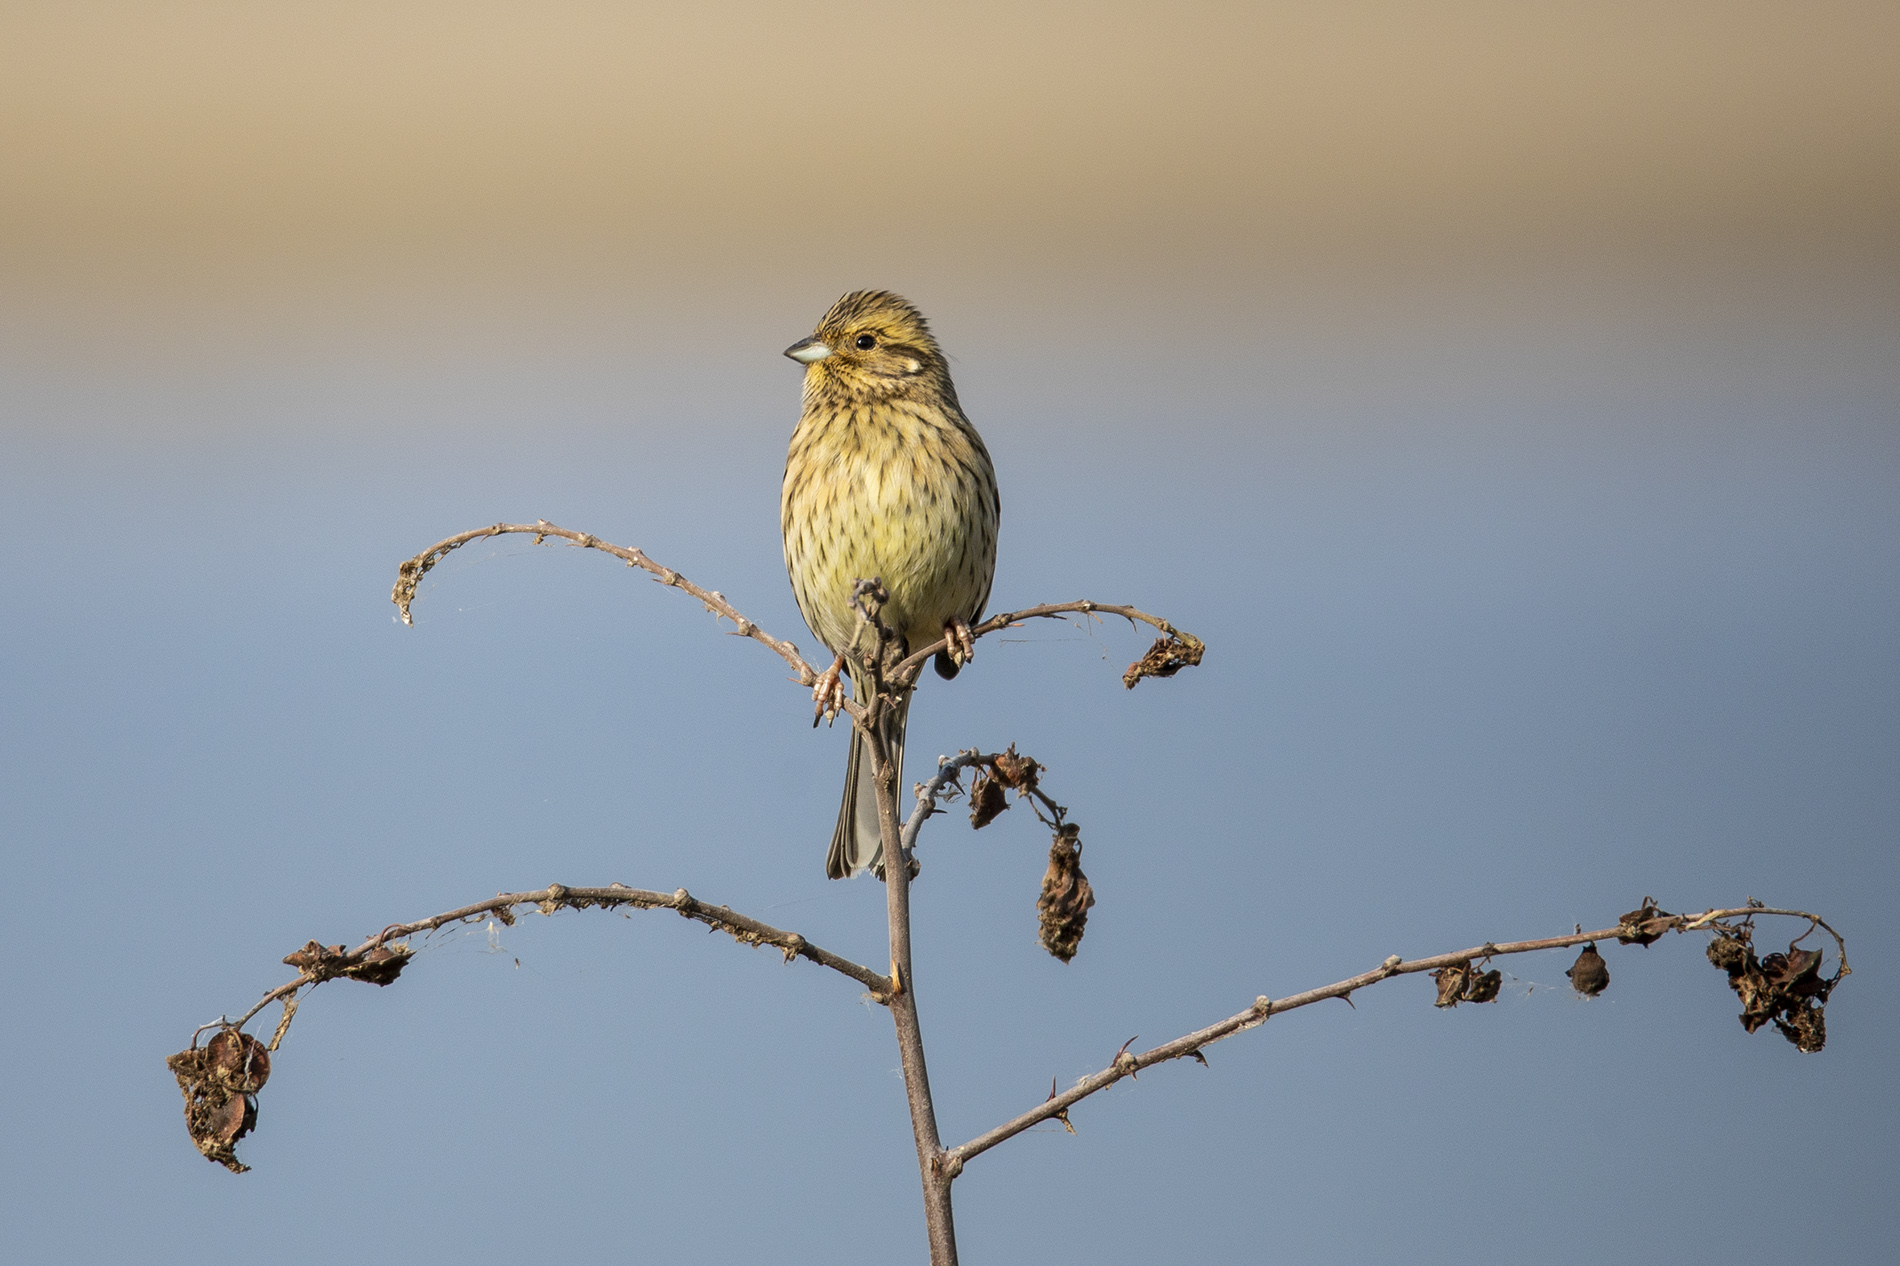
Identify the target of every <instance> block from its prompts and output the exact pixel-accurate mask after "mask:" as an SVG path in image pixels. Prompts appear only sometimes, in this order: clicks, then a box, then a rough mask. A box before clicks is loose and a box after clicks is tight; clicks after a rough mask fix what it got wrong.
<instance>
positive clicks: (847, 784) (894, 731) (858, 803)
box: [825, 681, 910, 879]
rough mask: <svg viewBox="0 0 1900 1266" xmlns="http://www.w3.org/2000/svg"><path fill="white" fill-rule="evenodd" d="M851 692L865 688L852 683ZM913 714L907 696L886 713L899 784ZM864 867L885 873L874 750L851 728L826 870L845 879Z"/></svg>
mask: <svg viewBox="0 0 1900 1266" xmlns="http://www.w3.org/2000/svg"><path fill="white" fill-rule="evenodd" d="M852 694H853V695H855V696H857V697H859V698H862V697H864V692H863V691H860V690H858V689H857V683H856V682H855V681H854V682H853V683H852ZM909 718H910V699H909V697H908V696H906V697H905V698H904V699H903V700H902V701H901V702H899V703H898V705H897V706H896V707H894V708H892V709H891V710H890V711H889V712H888V713H886V714H885V718H884V744H885V748H886V750H888V751H889V752H890V754H891V763H892V764H893V765H895V766H896V767H897V785H898V786H899V787H900V788H901V787H903V785H904V725H905V722H906V721H908V720H909ZM864 870H875V871H876V872H877V873H878V874H879V875H880V876H881V875H882V874H883V873H884V858H883V840H882V838H881V837H880V836H879V834H878V827H877V780H876V779H874V778H872V777H871V752H870V749H869V748H868V747H867V746H866V745H865V742H864V735H862V734H860V733H859V732H858V729H857V727H856V726H853V727H852V728H851V757H850V760H849V762H848V763H847V764H846V765H845V768H844V803H843V804H841V805H839V806H838V826H837V829H835V830H834V831H832V833H831V852H830V853H829V854H827V855H826V857H825V874H827V875H829V876H830V877H831V878H833V879H845V878H848V877H849V876H851V875H856V874H858V873H860V872H862V871H864Z"/></svg>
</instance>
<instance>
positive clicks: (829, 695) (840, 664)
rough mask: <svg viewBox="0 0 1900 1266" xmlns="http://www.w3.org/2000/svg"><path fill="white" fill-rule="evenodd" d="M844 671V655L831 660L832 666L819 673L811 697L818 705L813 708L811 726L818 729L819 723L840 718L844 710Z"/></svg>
mask: <svg viewBox="0 0 1900 1266" xmlns="http://www.w3.org/2000/svg"><path fill="white" fill-rule="evenodd" d="M843 671H844V656H842V655H840V656H838V658H836V659H834V660H832V661H831V667H829V668H827V669H825V671H824V672H822V673H820V674H819V675H818V684H817V685H816V686H813V687H812V692H811V697H812V700H813V702H814V703H816V704H817V705H818V706H817V707H816V709H814V710H813V713H812V718H811V728H812V729H814V730H815V729H817V728H818V723H819V722H820V721H824V722H826V723H827V724H829V723H830V722H832V721H835V720H837V719H838V714H839V713H840V712H843V711H844V682H843V680H842V679H841V678H840V676H839V674H840V673H842V672H843Z"/></svg>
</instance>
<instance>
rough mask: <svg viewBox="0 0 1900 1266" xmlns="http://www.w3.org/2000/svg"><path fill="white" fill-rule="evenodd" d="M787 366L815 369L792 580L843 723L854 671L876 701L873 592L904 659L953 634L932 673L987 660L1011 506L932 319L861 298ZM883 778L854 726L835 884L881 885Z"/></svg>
mask: <svg viewBox="0 0 1900 1266" xmlns="http://www.w3.org/2000/svg"><path fill="white" fill-rule="evenodd" d="M785 355H787V356H789V357H791V358H792V359H793V360H795V361H797V362H799V363H800V364H801V365H803V366H804V367H805V381H804V389H803V396H802V400H803V410H802V413H801V415H800V417H799V420H798V425H797V427H796V428H795V429H794V430H793V432H792V439H791V444H790V446H789V448H788V449H787V451H786V454H785V481H784V485H783V488H782V491H781V496H780V501H779V519H780V527H781V529H782V530H783V532H784V539H785V571H786V574H787V576H789V577H790V579H791V582H792V594H793V596H794V597H795V598H796V599H797V601H798V610H799V614H801V615H803V616H804V617H805V623H806V624H807V625H809V626H810V627H811V631H812V632H813V633H814V634H816V635H817V637H818V640H819V641H821V642H823V643H824V644H825V646H826V648H827V649H829V650H830V651H831V652H832V654H833V655H834V656H835V657H836V658H835V660H834V662H833V663H832V665H831V668H830V669H829V670H828V671H827V672H826V673H824V674H822V675H821V677H820V679H819V682H818V687H817V689H816V690H815V691H814V692H813V697H814V698H815V699H817V701H818V707H817V711H818V713H819V715H820V716H824V715H827V714H829V715H836V710H837V705H838V703H839V702H840V701H841V698H842V687H841V686H840V685H839V680H838V678H839V674H840V672H841V671H842V672H844V673H848V674H849V676H850V679H851V688H852V695H853V697H854V698H856V699H858V700H864V699H867V698H868V697H869V693H870V689H871V684H870V673H869V671H868V670H867V669H866V667H865V665H864V663H863V656H864V654H865V653H866V652H867V651H871V650H875V649H876V634H875V632H873V631H872V630H871V629H870V628H869V626H868V625H866V624H865V622H864V621H862V620H861V619H860V617H859V614H858V610H857V608H856V607H855V606H854V604H853V600H854V596H855V595H856V594H857V593H858V592H859V584H860V582H871V581H875V582H876V583H877V584H878V585H879V586H881V587H882V589H883V592H884V595H885V596H884V598H883V600H882V604H881V606H880V608H879V612H878V614H879V618H880V619H881V620H882V621H883V622H884V623H885V624H887V625H888V626H889V627H890V628H892V629H893V630H894V631H895V633H896V635H897V638H898V640H899V642H900V644H901V646H902V647H903V648H905V650H904V653H905V654H908V653H909V650H910V649H912V648H922V647H924V646H928V645H929V644H931V643H933V642H936V641H938V640H939V639H945V638H947V639H948V640H947V646H946V649H945V650H943V651H940V652H939V653H938V654H937V656H936V657H935V660H934V666H935V668H936V670H937V673H938V674H939V675H940V676H942V677H945V678H950V677H954V676H956V674H957V672H958V670H959V669H961V668H962V666H963V664H964V663H965V662H967V660H968V659H969V657H970V655H971V653H972V652H973V650H974V647H973V644H972V640H971V636H970V628H971V626H973V625H975V624H976V623H977V622H978V621H980V620H981V619H982V618H983V609H984V607H985V606H987V605H988V603H989V598H990V583H991V581H992V580H993V579H994V577H995V574H996V538H997V530H998V526H999V524H1000V522H1001V518H1002V498H1001V496H1000V495H999V493H998V491H997V486H996V468H995V466H994V465H993V464H992V462H991V461H990V454H989V450H988V449H987V448H985V447H984V444H983V437H982V436H981V435H979V434H977V430H976V427H975V426H973V425H971V423H970V419H969V418H968V417H966V416H965V415H964V412H963V406H962V405H961V404H960V403H959V402H958V400H957V389H956V387H955V385H954V384H952V383H951V381H950V367H949V365H948V363H947V362H946V361H945V359H944V355H943V351H942V350H941V349H940V348H939V347H938V346H937V340H936V338H935V337H934V336H933V335H932V334H931V332H930V326H929V323H928V322H927V321H925V319H924V315H923V313H921V312H919V311H918V310H917V308H916V307H915V306H914V305H912V304H911V303H910V302H909V301H908V300H906V299H904V298H902V297H901V296H899V295H895V294H892V293H891V292H890V291H888V290H854V291H852V292H851V293H849V294H847V295H845V296H844V297H843V298H841V299H839V300H838V301H837V302H836V303H834V304H832V305H831V308H830V310H828V311H827V312H826V313H825V314H824V316H823V317H822V318H820V320H819V322H818V325H817V327H816V328H815V329H814V330H813V331H812V334H811V336H810V337H809V338H803V339H800V340H799V341H798V342H796V343H794V344H792V345H791V346H790V347H788V348H786V349H785ZM909 710H910V699H909V696H908V693H907V692H906V694H905V695H904V697H902V698H901V699H899V700H898V701H897V702H896V704H895V706H894V707H893V708H892V709H891V710H890V712H889V713H888V714H887V716H888V719H887V720H886V721H885V723H884V730H883V734H884V738H885V742H886V746H887V751H888V753H889V758H890V760H891V762H892V764H893V765H895V766H896V768H897V771H898V785H899V786H900V787H901V786H902V785H903V760H904V730H905V727H906V724H907V722H908V720H909ZM815 723H816V722H815V720H814V724H815ZM870 775H871V759H870V757H869V754H868V750H867V747H866V743H865V738H864V735H863V734H862V733H861V732H860V731H859V730H858V728H857V726H856V725H853V726H852V730H851V752H850V757H849V760H848V761H847V763H846V765H845V781H844V799H843V803H842V804H840V805H839V808H838V823H837V826H836V828H835V829H834V830H833V831H832V836H831V847H830V849H829V851H828V852H827V854H826V857H825V873H826V874H827V875H828V876H830V877H831V878H833V879H843V878H847V877H849V876H852V875H857V874H860V873H862V872H864V871H865V870H871V871H872V872H873V873H875V874H878V875H880V876H882V874H883V858H882V849H881V840H880V837H879V833H878V819H877V793H876V789H875V785H874V780H873V779H872V777H871V776H870Z"/></svg>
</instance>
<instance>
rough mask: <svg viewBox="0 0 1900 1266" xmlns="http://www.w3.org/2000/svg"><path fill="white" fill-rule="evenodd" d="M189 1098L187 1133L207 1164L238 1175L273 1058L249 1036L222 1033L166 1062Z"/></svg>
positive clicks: (186, 1109) (260, 1043)
mask: <svg viewBox="0 0 1900 1266" xmlns="http://www.w3.org/2000/svg"><path fill="white" fill-rule="evenodd" d="M165 1067H167V1068H169V1069H171V1071H172V1076H174V1077H176V1078H177V1079H178V1090H179V1093H181V1094H183V1095H184V1097H185V1129H186V1131H187V1132H188V1133H189V1134H190V1135H191V1141H192V1144H193V1145H194V1146H195V1147H197V1149H198V1152H199V1154H200V1155H202V1156H203V1157H204V1158H205V1159H206V1160H209V1161H214V1162H216V1163H217V1164H220V1165H222V1166H224V1167H225V1168H226V1169H228V1170H230V1171H231V1172H232V1173H234V1174H241V1173H244V1172H245V1171H246V1170H247V1169H249V1168H250V1166H248V1165H245V1164H243V1163H241V1162H240V1161H239V1160H238V1158H237V1153H236V1151H235V1148H236V1145H237V1141H238V1140H239V1139H241V1138H243V1137H244V1136H245V1135H246V1134H249V1133H250V1132H251V1130H252V1129H253V1128H255V1127H256V1125H257V1091H259V1090H260V1089H262V1088H263V1085H264V1083H265V1081H267V1080H268V1079H269V1078H270V1054H269V1052H267V1051H266V1050H265V1049H264V1044H263V1043H262V1042H259V1041H258V1040H257V1039H256V1038H254V1037H252V1036H251V1035H250V1034H248V1033H240V1032H239V1031H238V1030H236V1029H231V1028H227V1029H222V1030H220V1031H219V1032H218V1033H217V1035H216V1036H214V1037H213V1038H212V1039H211V1040H210V1041H209V1042H206V1043H205V1044H204V1045H203V1046H196V1047H192V1048H191V1049H189V1050H183V1051H180V1052H178V1054H176V1055H173V1056H171V1057H170V1058H168V1059H167V1060H166V1061H165Z"/></svg>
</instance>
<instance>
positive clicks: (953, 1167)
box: [920, 806, 1851, 1173]
mask: <svg viewBox="0 0 1900 1266" xmlns="http://www.w3.org/2000/svg"><path fill="white" fill-rule="evenodd" d="M920 807H921V806H920ZM1757 914H1779V915H1787V916H1790V917H1792V918H1801V919H1812V920H1813V921H1814V922H1815V923H1816V924H1818V925H1819V926H1821V927H1823V928H1827V931H1828V932H1829V933H1830V934H1831V935H1832V936H1833V937H1834V941H1835V944H1836V945H1837V946H1839V948H1840V955H1841V962H1840V971H1839V973H1838V974H1839V975H1841V976H1845V975H1847V974H1849V972H1850V970H1851V969H1850V968H1849V967H1848V966H1847V943H1846V941H1844V940H1842V938H1841V935H1840V934H1839V933H1838V932H1835V931H1834V929H1833V928H1831V927H1828V925H1827V923H1826V922H1825V921H1823V920H1822V919H1821V918H1819V917H1818V916H1816V915H1812V914H1809V913H1808V912H1807V911H1805V910H1783V909H1777V908H1773V907H1768V906H1741V907H1738V908H1735V909H1728V910H1709V911H1706V912H1705V913H1702V914H1670V915H1661V916H1659V917H1657V918H1653V919H1648V920H1644V921H1642V922H1639V923H1623V924H1618V925H1617V926H1616V927H1612V928H1602V929H1599V930H1598V931H1595V932H1583V931H1578V932H1575V933H1571V934H1567V935H1564V936H1551V937H1545V938H1543V939H1541V940H1535V941H1508V942H1506V943H1504V944H1502V945H1498V944H1492V943H1486V944H1484V945H1480V946H1477V947H1475V948H1473V949H1468V950H1458V951H1455V952H1453V953H1450V954H1435V955H1433V956H1432V957H1430V958H1414V959H1401V958H1399V956H1398V955H1396V954H1395V955H1393V956H1392V957H1390V958H1388V959H1386V960H1385V962H1383V963H1381V964H1380V965H1379V966H1378V967H1376V968H1374V969H1373V970H1371V971H1369V972H1361V973H1360V974H1359V975H1357V976H1351V977H1348V978H1347V979H1345V980H1342V981H1338V982H1337V983H1335V984H1330V985H1323V986H1321V987H1320V988H1318V989H1309V990H1307V991H1306V992H1304V993H1296V994H1293V995H1292V996H1290V997H1286V998H1273V999H1269V998H1267V997H1265V996H1262V997H1259V998H1256V999H1254V1003H1253V1005H1252V1006H1250V1007H1248V1008H1247V1009H1246V1010H1245V1011H1242V1012H1240V1013H1239V1014H1238V1015H1232V1016H1229V1017H1228V1018H1227V1019H1225V1020H1221V1021H1219V1022H1218V1023H1215V1024H1210V1025H1208V1026H1207V1027H1206V1028H1204V1029H1199V1030H1197V1031H1195V1032H1193V1033H1189V1034H1186V1035H1184V1036H1182V1037H1177V1038H1175V1039H1174V1040H1173V1041H1172V1042H1164V1043H1162V1044H1161V1045H1160V1046H1156V1047H1154V1048H1152V1049H1150V1050H1146V1051H1141V1052H1139V1053H1137V1052H1133V1051H1129V1050H1128V1049H1126V1047H1124V1048H1123V1049H1122V1050H1121V1051H1119V1052H1117V1054H1116V1056H1115V1058H1114V1059H1113V1060H1112V1061H1110V1063H1109V1065H1108V1067H1107V1068H1104V1069H1103V1070H1102V1071H1100V1072H1098V1073H1093V1074H1091V1075H1089V1076H1087V1077H1084V1078H1083V1079H1082V1080H1081V1081H1079V1082H1077V1083H1076V1084H1075V1085H1073V1086H1071V1087H1070V1088H1069V1089H1067V1090H1065V1091H1063V1092H1062V1093H1060V1094H1056V1095H1051V1096H1050V1097H1049V1098H1048V1099H1047V1100H1045V1101H1044V1102H1042V1103H1040V1104H1037V1105H1036V1106H1035V1107H1033V1108H1031V1109H1030V1110H1029V1111H1027V1112H1025V1113H1023V1114H1022V1115H1020V1116H1018V1117H1016V1118H1014V1119H1013V1120H1010V1121H1006V1122H1004V1123H1003V1124H1002V1125H999V1126H997V1127H996V1128H995V1129H993V1130H990V1131H988V1132H987V1133H984V1134H979V1135H977V1137H975V1138H973V1139H971V1140H970V1141H969V1142H967V1143H964V1144H962V1145H960V1146H958V1147H953V1148H950V1149H949V1150H948V1151H947V1152H946V1153H945V1154H944V1164H945V1166H946V1168H947V1169H949V1170H950V1171H951V1172H952V1173H960V1172H961V1171H962V1169H963V1165H964V1162H966V1161H968V1160H969V1159H970V1158H971V1157H974V1156H979V1155H981V1154H982V1153H984V1152H987V1151H989V1150H990V1149H991V1148H992V1147H995V1146H996V1145H997V1144H998V1143H1001V1142H1003V1141H1004V1140H1006V1139H1011V1138H1014V1137H1015V1136H1016V1135H1018V1134H1021V1133H1022V1132H1023V1131H1024V1130H1027V1129H1029V1128H1030V1127H1031V1126H1033V1125H1038V1124H1040V1123H1042V1122H1044V1121H1048V1120H1052V1119H1057V1118H1060V1119H1063V1120H1064V1121H1066V1120H1067V1116H1066V1114H1067V1112H1068V1110H1069V1108H1070V1107H1071V1106H1072V1105H1074V1104H1075V1103H1077V1102H1079V1101H1081V1100H1083V1099H1086V1098H1088V1097H1089V1096H1090V1095H1092V1094H1094V1093H1095V1092H1096V1091H1098V1090H1105V1089H1107V1088H1108V1087H1109V1086H1112V1085H1114V1084H1115V1083H1116V1082H1118V1081H1120V1080H1121V1079H1122V1078H1124V1077H1133V1076H1134V1075H1135V1074H1136V1073H1137V1072H1138V1071H1140V1070H1141V1069H1143V1068H1147V1067H1150V1066H1152V1065H1154V1064H1161V1063H1165V1062H1167V1061H1168V1060H1172V1059H1198V1060H1200V1062H1202V1063H1206V1062H1207V1061H1206V1060H1205V1059H1204V1058H1202V1057H1201V1050H1202V1048H1203V1047H1206V1046H1211V1045H1213V1044H1214V1043H1215V1042H1218V1041H1220V1040H1221V1039H1223V1038H1228V1037H1232V1036H1233V1035H1234V1034H1236V1033H1240V1032H1243V1031H1245V1030H1247V1029H1251V1028H1256V1027H1258V1026H1260V1025H1262V1024H1265V1023H1266V1022H1267V1017H1269V1016H1274V1015H1279V1014H1280V1013H1281V1012H1284V1011H1292V1010H1294V1009H1296V1008H1298V1007H1305V1006H1310V1005H1312V1004H1313V1003H1315V1002H1324V1001H1325V1000H1327V999H1328V998H1346V999H1348V1000H1350V999H1351V995H1352V994H1353V993H1354V992H1356V991H1357V990H1360V989H1364V988H1367V987H1368V986H1371V985H1376V984H1378V983H1379V982H1380V981H1382V980H1389V979H1391V978H1392V977H1394V976H1407V975H1411V974H1413V973H1415V972H1427V971H1437V970H1438V969H1440V968H1444V967H1450V966H1452V965H1454V964H1457V963H1468V962H1472V961H1474V960H1478V959H1487V958H1498V957H1502V956H1503V955H1506V954H1528V953H1531V952H1533V951H1536V950H1547V949H1563V948H1566V947H1568V946H1572V945H1582V944H1584V943H1585V942H1587V941H1604V942H1608V941H1614V940H1616V939H1618V938H1619V937H1629V936H1630V935H1631V934H1632V933H1640V934H1642V935H1645V936H1648V935H1650V934H1652V933H1653V934H1656V935H1660V934H1662V933H1664V932H1669V931H1676V932H1691V931H1706V930H1712V929H1713V928H1715V927H1717V926H1720V921H1721V920H1724V919H1741V918H1747V917H1749V916H1751V915H1757Z"/></svg>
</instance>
